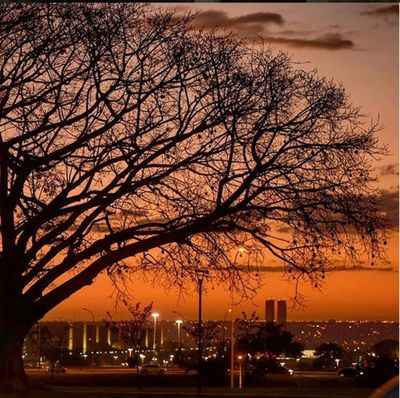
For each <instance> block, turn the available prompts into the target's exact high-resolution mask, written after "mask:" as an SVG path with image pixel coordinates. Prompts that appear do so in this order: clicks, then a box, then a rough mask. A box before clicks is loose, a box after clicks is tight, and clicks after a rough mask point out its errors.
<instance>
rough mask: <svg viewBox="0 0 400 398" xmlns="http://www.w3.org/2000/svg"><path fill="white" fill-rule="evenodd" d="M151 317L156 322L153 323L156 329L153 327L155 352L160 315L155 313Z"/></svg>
mask: <svg viewBox="0 0 400 398" xmlns="http://www.w3.org/2000/svg"><path fill="white" fill-rule="evenodd" d="M151 316H152V317H153V321H154V323H153V325H154V327H153V351H155V350H156V332H157V319H158V317H159V316H160V314H159V313H158V312H153V313H152V314H151Z"/></svg>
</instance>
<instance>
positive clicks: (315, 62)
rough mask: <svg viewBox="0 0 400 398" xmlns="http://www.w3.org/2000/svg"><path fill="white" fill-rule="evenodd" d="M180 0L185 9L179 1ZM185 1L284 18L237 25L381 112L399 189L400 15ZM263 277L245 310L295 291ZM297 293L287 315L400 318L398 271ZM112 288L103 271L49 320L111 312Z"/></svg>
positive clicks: (213, 298)
mask: <svg viewBox="0 0 400 398" xmlns="http://www.w3.org/2000/svg"><path fill="white" fill-rule="evenodd" d="M171 6H174V5H171ZM178 6H179V7H180V9H182V4H179V5H178ZM186 7H187V9H191V10H195V11H210V10H212V11H217V12H218V13H214V14H212V15H216V16H218V18H224V20H225V21H227V22H228V23H231V24H233V22H232V21H235V18H238V17H242V16H244V15H249V14H250V15H253V16H254V15H256V14H257V13H273V14H277V15H278V16H280V19H279V18H278V20H280V21H281V22H280V23H279V24H277V23H270V22H268V23H267V22H265V23H262V22H258V24H257V25H256V26H253V27H252V26H250V25H239V27H238V25H235V26H236V29H239V30H240V32H241V34H246V32H247V31H246V29H248V31H249V32H250V28H252V29H253V30H254V29H256V30H257V31H258V34H260V35H262V36H264V37H265V38H266V39H267V41H268V38H273V39H274V40H275V42H274V43H271V44H270V45H271V48H272V49H273V50H283V51H286V52H288V53H289V54H291V55H292V58H293V60H296V61H299V62H301V63H302V65H301V66H302V67H303V68H310V69H314V68H316V69H317V70H318V72H319V73H320V74H321V75H323V76H326V77H331V78H334V79H335V80H336V81H340V82H342V83H343V85H344V87H345V88H346V89H347V92H348V93H349V94H350V96H351V98H352V101H353V103H354V104H357V105H359V106H361V107H362V109H363V112H364V113H365V114H368V115H371V117H374V118H376V117H378V116H379V119H380V123H381V125H382V130H381V131H380V132H379V139H380V142H381V144H384V145H386V146H387V147H388V149H389V152H390V154H389V155H388V156H387V157H385V158H384V159H381V160H379V161H377V163H376V174H377V177H378V185H379V188H381V189H384V190H386V191H389V192H398V175H397V174H398V148H399V142H398V87H399V83H398V45H399V41H398V16H396V15H394V14H391V13H390V12H389V11H387V12H384V11H381V9H382V7H384V6H382V4H332V3H329V4H317V3H314V4H262V3H253V4H252V3H246V4H222V3H221V4H218V3H209V4H207V3H202V4H187V5H186ZM206 15H207V14H206ZM276 18H277V17H276ZM253 30H252V31H253ZM277 43H279V44H277ZM393 165H396V166H395V167H393ZM397 203H398V202H397ZM388 206H389V207H390V206H392V209H393V208H395V207H394V206H398V204H396V203H389V204H388ZM397 230H398V228H397ZM391 235H392V238H391V239H390V240H389V245H388V253H387V254H388V258H389V260H390V262H391V264H392V266H393V268H394V269H397V264H398V257H399V256H398V232H392V233H391ZM263 283H264V286H263V287H262V288H261V289H260V290H259V291H258V294H257V295H256V296H255V297H254V299H253V301H252V302H251V301H247V302H243V303H241V304H240V309H241V310H246V311H253V310H256V311H258V313H259V315H260V316H262V315H263V301H264V300H265V298H268V297H273V298H290V297H293V294H294V286H293V283H288V282H287V281H285V280H284V278H283V276H282V275H280V274H278V273H269V274H263ZM131 289H132V294H133V295H134V297H135V299H136V300H138V301H141V302H143V303H147V302H150V301H154V302H155V304H154V307H155V308H156V309H157V310H158V311H159V312H160V313H161V316H162V317H164V319H167V318H170V319H173V318H176V317H178V315H177V314H175V313H174V312H173V311H174V310H176V311H178V313H179V314H180V315H179V317H182V318H185V319H190V318H194V317H195V316H196V295H195V294H194V292H189V293H188V295H187V297H186V298H180V297H179V293H178V292H174V291H168V292H167V291H165V290H163V289H162V288H160V287H159V286H155V285H152V284H151V283H149V282H146V283H145V282H144V281H142V280H140V279H138V280H137V281H135V282H134V283H133V284H132V286H131ZM300 292H301V294H302V295H303V296H304V305H303V306H302V307H297V308H292V309H289V318H290V319H296V320H301V319H304V320H311V319H331V318H334V319H371V320H372V319H381V320H383V319H387V320H394V319H398V272H394V271H357V272H355V271H347V272H334V273H329V274H328V276H327V280H326V282H325V284H324V285H323V287H322V290H317V289H314V288H311V287H310V286H308V285H302V286H300ZM111 294H112V286H111V283H110V282H109V281H108V279H107V277H105V276H100V277H99V278H98V279H97V280H96V283H94V284H93V285H92V286H91V287H88V288H86V289H84V290H82V291H81V292H79V293H77V294H76V295H75V296H73V297H71V298H70V299H69V300H67V301H66V302H64V303H63V304H61V305H60V306H58V307H57V308H56V309H54V310H53V311H52V312H50V313H49V314H48V316H47V319H59V318H64V319H69V320H77V319H83V318H86V317H87V313H85V311H83V310H82V309H81V308H82V307H87V308H89V309H91V310H92V311H94V313H95V315H96V317H97V318H98V319H102V318H104V317H105V313H106V311H112V312H113V311H114V307H113V303H114V300H113V298H111V297H110V295H111ZM229 304H230V295H229V293H228V292H227V290H226V288H224V287H219V288H217V289H215V290H213V291H208V292H206V295H205V317H206V318H208V319H215V318H220V319H221V318H223V317H224V314H225V312H226V310H227V308H228V307H229ZM237 312H239V306H238V307H237ZM123 315H124V312H123V311H120V310H117V311H116V315H115V316H116V317H118V316H119V317H122V316H123Z"/></svg>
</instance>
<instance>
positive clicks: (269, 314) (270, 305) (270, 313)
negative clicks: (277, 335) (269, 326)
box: [265, 300, 275, 322]
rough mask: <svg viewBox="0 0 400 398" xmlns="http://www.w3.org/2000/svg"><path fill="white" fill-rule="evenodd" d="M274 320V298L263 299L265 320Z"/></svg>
mask: <svg viewBox="0 0 400 398" xmlns="http://www.w3.org/2000/svg"><path fill="white" fill-rule="evenodd" d="M274 320H275V300H265V321H266V322H273V321H274Z"/></svg>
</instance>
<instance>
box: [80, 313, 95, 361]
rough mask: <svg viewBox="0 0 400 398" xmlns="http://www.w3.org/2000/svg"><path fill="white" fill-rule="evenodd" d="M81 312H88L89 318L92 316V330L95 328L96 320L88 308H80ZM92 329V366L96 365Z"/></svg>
mask: <svg viewBox="0 0 400 398" xmlns="http://www.w3.org/2000/svg"><path fill="white" fill-rule="evenodd" d="M82 310H83V311H86V312H88V313H89V314H90V315H91V316H92V322H93V328H94V327H96V318H95V316H94V313H93V312H92V311H90V310H89V309H88V308H85V307H82ZM93 328H92V333H91V335H92V337H91V344H90V345H91V348H92V354H91V358H92V366H95V365H96V362H95V360H94V351H95V347H94V339H93Z"/></svg>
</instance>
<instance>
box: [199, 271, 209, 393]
mask: <svg viewBox="0 0 400 398" xmlns="http://www.w3.org/2000/svg"><path fill="white" fill-rule="evenodd" d="M208 274H209V271H208V269H206V268H198V269H196V277H197V286H198V289H199V339H198V344H197V349H198V367H199V370H198V372H199V373H198V374H199V377H198V391H199V392H200V391H201V387H202V386H201V368H202V366H201V365H202V360H203V357H202V352H203V325H202V294H203V281H204V278H205V277H206V276H207V275H208Z"/></svg>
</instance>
